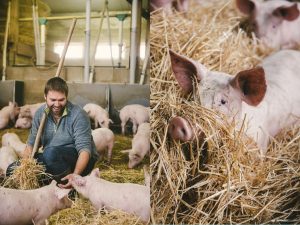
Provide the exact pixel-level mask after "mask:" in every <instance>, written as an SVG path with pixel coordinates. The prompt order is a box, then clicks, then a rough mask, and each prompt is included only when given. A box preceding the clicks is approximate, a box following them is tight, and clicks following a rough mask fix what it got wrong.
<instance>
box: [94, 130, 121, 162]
mask: <svg viewBox="0 0 300 225" xmlns="http://www.w3.org/2000/svg"><path fill="white" fill-rule="evenodd" d="M92 136H93V140H94V142H95V145H96V150H97V152H98V153H99V156H100V159H102V158H103V156H104V153H105V150H107V160H108V163H109V164H110V162H111V156H112V149H113V147H114V141H115V135H114V133H113V132H112V131H111V130H110V129H108V128H98V129H95V130H92Z"/></svg>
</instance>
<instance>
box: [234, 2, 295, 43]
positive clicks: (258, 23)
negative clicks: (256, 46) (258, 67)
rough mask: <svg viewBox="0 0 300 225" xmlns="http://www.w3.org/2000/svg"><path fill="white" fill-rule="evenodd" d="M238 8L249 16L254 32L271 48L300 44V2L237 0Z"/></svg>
mask: <svg viewBox="0 0 300 225" xmlns="http://www.w3.org/2000/svg"><path fill="white" fill-rule="evenodd" d="M236 5H237V8H238V9H239V10H240V11H241V12H242V13H244V14H246V15H248V16H249V20H250V24H251V25H252V26H253V29H254V32H255V34H256V36H257V37H258V38H260V39H261V40H262V42H263V43H264V44H266V45H267V46H269V47H271V48H276V49H278V48H281V49H287V48H296V47H297V46H299V44H300V29H299V27H300V17H299V10H300V3H292V2H288V1H284V0H272V1H261V0H236Z"/></svg>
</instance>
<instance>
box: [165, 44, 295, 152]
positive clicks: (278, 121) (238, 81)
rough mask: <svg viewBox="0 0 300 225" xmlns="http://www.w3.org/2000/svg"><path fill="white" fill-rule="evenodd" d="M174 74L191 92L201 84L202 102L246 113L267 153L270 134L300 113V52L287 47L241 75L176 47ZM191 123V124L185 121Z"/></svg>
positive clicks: (251, 132)
mask: <svg viewBox="0 0 300 225" xmlns="http://www.w3.org/2000/svg"><path fill="white" fill-rule="evenodd" d="M170 56H171V64H172V69H173V72H174V75H175V77H176V79H177V81H178V83H179V85H180V87H181V88H182V90H183V92H184V93H185V94H189V93H191V92H192V91H193V79H194V76H195V78H196V79H195V81H196V83H197V85H198V86H199V95H200V100H201V105H202V106H204V107H206V108H210V109H215V110H216V111H219V112H221V113H223V114H225V115H227V116H228V117H229V119H235V121H236V122H237V125H236V127H237V129H239V128H240V127H241V125H242V122H243V119H244V118H246V121H245V124H246V129H245V132H246V134H247V135H248V136H250V137H252V138H253V139H254V140H255V141H256V142H257V145H258V147H259V148H260V150H261V154H262V155H264V154H265V153H266V150H267V147H268V143H269V138H270V137H274V136H275V135H276V134H277V133H278V132H280V131H281V130H282V129H284V128H288V127H290V126H291V125H298V124H299V117H300V92H299V87H300V76H299V71H300V52H298V51H294V50H282V51H279V52H277V53H275V54H273V55H271V56H269V57H267V58H265V59H264V60H263V61H262V63H261V65H260V66H258V67H256V68H253V69H249V70H245V71H241V72H239V73H238V74H237V75H235V76H231V75H228V74H226V73H222V72H216V71H209V70H207V69H206V68H205V66H204V65H202V64H200V63H198V62H196V61H194V60H192V59H189V58H187V57H184V56H181V55H178V54H176V53H175V52H173V51H170ZM185 127H188V126H185Z"/></svg>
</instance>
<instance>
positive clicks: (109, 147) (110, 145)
mask: <svg viewBox="0 0 300 225" xmlns="http://www.w3.org/2000/svg"><path fill="white" fill-rule="evenodd" d="M113 146H114V143H109V144H108V146H107V160H108V164H110V163H111V157H112V149H113Z"/></svg>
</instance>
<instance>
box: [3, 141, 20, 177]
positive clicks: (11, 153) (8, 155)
mask: <svg viewBox="0 0 300 225" xmlns="http://www.w3.org/2000/svg"><path fill="white" fill-rule="evenodd" d="M17 159H18V156H17V154H16V152H15V150H14V149H13V148H12V147H9V146H3V147H2V148H0V173H2V174H6V169H7V167H8V166H9V165H10V164H12V163H13V162H15V161H16V160H17Z"/></svg>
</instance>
